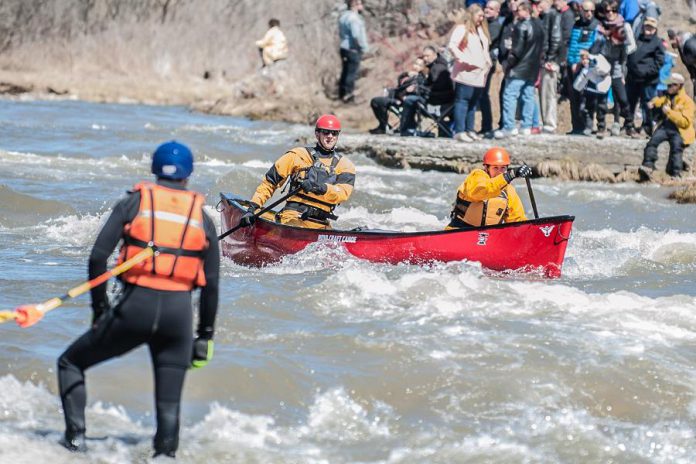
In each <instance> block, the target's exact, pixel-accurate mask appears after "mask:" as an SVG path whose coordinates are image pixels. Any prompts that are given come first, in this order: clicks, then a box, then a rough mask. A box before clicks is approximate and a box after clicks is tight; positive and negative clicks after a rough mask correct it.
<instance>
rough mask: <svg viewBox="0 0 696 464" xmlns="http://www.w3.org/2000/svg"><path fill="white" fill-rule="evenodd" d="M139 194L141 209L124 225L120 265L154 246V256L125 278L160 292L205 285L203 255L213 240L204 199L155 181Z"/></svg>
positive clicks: (140, 187)
mask: <svg viewBox="0 0 696 464" xmlns="http://www.w3.org/2000/svg"><path fill="white" fill-rule="evenodd" d="M134 191H139V192H140V206H139V209H138V214H137V215H136V216H135V217H134V218H133V220H132V221H131V222H130V223H129V224H126V226H125V227H124V231H123V235H124V239H123V242H124V243H123V246H122V247H121V252H120V255H119V262H123V261H125V260H126V259H129V258H130V257H131V256H133V255H135V254H136V253H138V252H139V251H140V250H142V249H143V248H145V247H147V246H153V248H154V249H155V256H153V257H152V258H150V259H148V260H146V261H144V262H143V263H141V264H139V265H136V266H134V267H133V268H131V269H130V270H128V271H126V272H125V273H124V274H122V276H121V279H122V280H123V281H125V282H128V283H131V284H133V285H138V286H141V287H148V288H153V289H157V290H169V291H189V290H192V289H193V288H194V287H203V286H205V284H206V282H205V273H204V271H203V258H202V255H203V251H204V250H205V249H206V248H207V246H208V242H207V238H206V235H205V230H204V228H203V204H204V202H205V199H204V197H203V195H201V194H199V193H196V192H191V191H187V190H176V189H171V188H167V187H163V186H161V185H157V184H153V183H150V182H143V183H140V184H138V185H136V186H135V188H134ZM153 210H154V214H153Z"/></svg>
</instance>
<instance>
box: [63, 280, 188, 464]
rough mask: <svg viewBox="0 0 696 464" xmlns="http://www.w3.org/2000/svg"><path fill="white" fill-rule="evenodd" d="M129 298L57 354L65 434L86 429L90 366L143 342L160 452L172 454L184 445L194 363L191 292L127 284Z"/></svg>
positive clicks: (156, 439) (125, 297)
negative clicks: (185, 397) (187, 385)
mask: <svg viewBox="0 0 696 464" xmlns="http://www.w3.org/2000/svg"><path fill="white" fill-rule="evenodd" d="M125 292H126V293H125V295H124V299H123V300H122V302H121V304H119V305H118V306H117V307H115V308H113V309H111V310H109V311H107V312H106V313H105V314H104V315H102V317H101V318H100V319H99V320H98V321H97V323H96V325H95V326H94V327H92V328H91V329H90V330H88V331H87V332H85V333H84V334H83V335H82V336H81V337H80V338H78V339H77V340H76V341H75V342H73V344H72V345H70V346H69V347H68V349H67V350H65V352H64V353H63V354H62V355H61V356H60V358H58V386H59V389H60V397H61V401H62V403H63V411H64V414H65V427H66V434H76V433H84V432H85V405H86V402H87V392H86V389H85V370H87V369H88V368H90V367H92V366H94V365H96V364H99V363H101V362H103V361H106V360H108V359H111V358H114V357H116V356H121V355H123V354H125V353H127V352H128V351H130V350H132V349H133V348H136V347H138V346H140V345H142V344H147V345H148V348H149V349H150V356H151V358H152V363H153V368H154V372H155V403H156V410H157V432H156V434H155V439H154V448H155V453H157V454H167V455H170V456H173V455H174V453H175V452H176V449H177V447H178V446H179V406H180V402H181V390H182V388H183V385H184V377H185V376H186V370H187V369H188V367H189V365H190V364H191V355H192V346H193V330H192V322H193V312H192V308H191V293H190V292H166V291H158V290H152V289H148V288H143V287H136V286H127V287H126V290H125Z"/></svg>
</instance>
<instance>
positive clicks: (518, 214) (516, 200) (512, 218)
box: [501, 176, 527, 222]
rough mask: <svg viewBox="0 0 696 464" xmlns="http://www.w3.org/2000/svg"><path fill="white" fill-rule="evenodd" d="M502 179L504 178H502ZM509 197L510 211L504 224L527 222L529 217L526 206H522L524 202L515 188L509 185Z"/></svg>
mask: <svg viewBox="0 0 696 464" xmlns="http://www.w3.org/2000/svg"><path fill="white" fill-rule="evenodd" d="M501 177H502V176H501ZM507 195H508V209H507V212H506V213H505V217H504V218H503V221H504V222H520V221H526V220H527V216H526V215H525V214H524V206H523V205H522V200H521V199H520V196H519V195H518V194H517V191H516V190H515V187H513V186H512V185H508V187H507Z"/></svg>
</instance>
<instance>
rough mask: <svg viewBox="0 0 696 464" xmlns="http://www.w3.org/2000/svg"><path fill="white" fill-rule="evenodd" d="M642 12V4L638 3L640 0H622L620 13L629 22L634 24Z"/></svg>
mask: <svg viewBox="0 0 696 464" xmlns="http://www.w3.org/2000/svg"><path fill="white" fill-rule="evenodd" d="M638 13H640V6H639V5H638V0H621V3H620V4H619V14H620V15H621V16H623V19H625V20H626V21H627V22H629V23H631V24H633V21H634V20H635V19H636V16H638Z"/></svg>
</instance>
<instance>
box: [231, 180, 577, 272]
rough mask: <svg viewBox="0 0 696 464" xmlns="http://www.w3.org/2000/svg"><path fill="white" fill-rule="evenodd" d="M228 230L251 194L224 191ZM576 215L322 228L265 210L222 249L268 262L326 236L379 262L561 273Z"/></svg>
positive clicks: (241, 258) (240, 259)
mask: <svg viewBox="0 0 696 464" xmlns="http://www.w3.org/2000/svg"><path fill="white" fill-rule="evenodd" d="M220 198H221V200H220V204H219V207H218V209H219V210H220V214H221V216H222V231H223V232H224V231H226V230H228V229H230V228H232V227H234V226H236V225H237V224H239V220H240V218H241V216H242V214H244V212H245V211H246V205H247V200H244V199H242V198H239V197H236V196H232V195H226V194H222V193H221V194H220ZM574 219H575V218H574V217H573V216H555V217H548V218H541V219H534V220H531V221H524V222H515V223H510V224H500V225H495V226H487V227H481V228H478V229H470V230H440V231H430V232H391V231H383V230H369V229H367V230H316V229H304V228H301V227H293V226H287V225H283V224H279V223H277V222H274V221H273V215H272V214H270V213H266V214H264V215H263V216H262V217H261V218H259V219H258V220H257V221H256V223H255V224H254V226H252V227H246V228H241V229H239V230H237V231H235V232H233V233H232V234H230V235H228V236H227V237H225V238H224V239H223V241H222V254H223V255H224V256H226V257H228V258H230V259H231V260H232V261H234V262H235V263H238V264H243V265H248V266H263V265H265V264H269V263H273V262H277V261H279V260H280V259H281V258H282V257H283V256H285V255H289V254H293V253H297V252H299V251H301V250H303V249H304V248H305V247H306V246H307V245H309V244H311V243H315V242H324V243H327V244H333V245H334V246H343V247H345V249H346V250H347V251H348V253H350V254H351V255H353V256H355V257H357V258H361V259H365V260H368V261H372V262H378V263H391V264H396V263H414V264H421V263H428V262H433V261H441V262H449V261H462V260H467V261H476V262H480V263H481V265H482V266H483V267H485V268H487V269H490V270H493V271H518V272H533V273H537V274H541V275H543V276H545V277H549V278H556V277H560V276H561V266H562V265H563V257H564V256H565V250H566V246H567V245H568V238H569V237H570V231H571V229H572V227H573V220H574Z"/></svg>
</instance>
